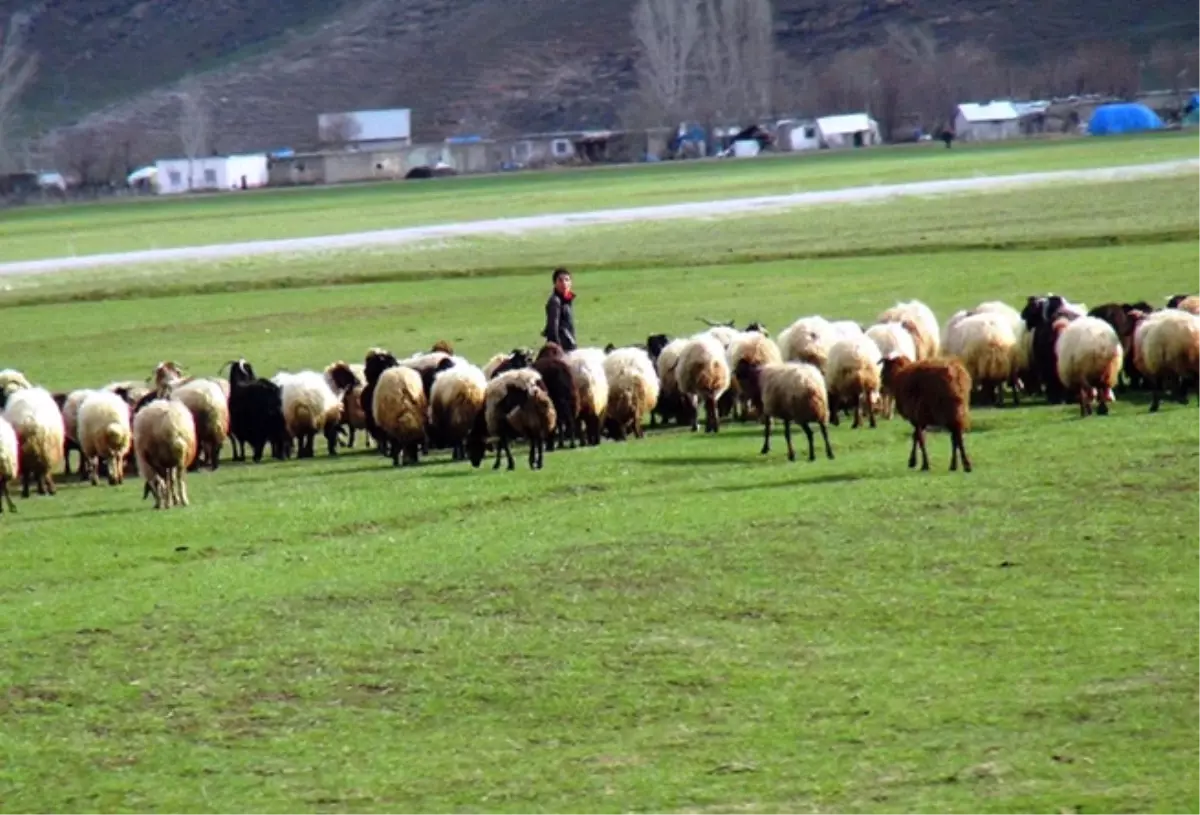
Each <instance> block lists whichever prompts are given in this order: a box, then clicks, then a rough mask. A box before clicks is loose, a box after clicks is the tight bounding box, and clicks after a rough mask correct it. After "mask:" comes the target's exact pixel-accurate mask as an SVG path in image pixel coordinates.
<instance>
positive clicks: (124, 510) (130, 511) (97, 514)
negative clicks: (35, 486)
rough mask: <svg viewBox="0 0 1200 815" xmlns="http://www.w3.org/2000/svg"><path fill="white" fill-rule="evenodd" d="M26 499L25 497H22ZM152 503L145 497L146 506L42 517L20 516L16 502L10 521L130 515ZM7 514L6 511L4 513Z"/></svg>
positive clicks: (15, 523)
mask: <svg viewBox="0 0 1200 815" xmlns="http://www.w3.org/2000/svg"><path fill="white" fill-rule="evenodd" d="M22 500H27V499H22ZM153 506H154V504H152V503H150V499H148V498H147V499H146V506H144V507H141V506H136V507H120V508H116V509H87V510H84V511H82V512H71V513H68V514H65V515H50V516H46V517H42V518H27V517H22V516H21V511H20V510H21V504H20V503H18V504H17V511H16V512H14V513H12V516H11V520H10V521H8V522H7V523H10V524H11V525H13V526H32V525H34V524H43V523H52V522H58V521H71V520H75V519H78V518H107V517H110V516H114V515H132V514H133V513H135V512H148V511H151V509H152V508H153ZM5 514H8V513H5Z"/></svg>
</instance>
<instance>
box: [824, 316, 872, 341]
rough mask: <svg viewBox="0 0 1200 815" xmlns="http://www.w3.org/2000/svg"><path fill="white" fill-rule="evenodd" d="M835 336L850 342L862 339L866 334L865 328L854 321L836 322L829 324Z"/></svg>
mask: <svg viewBox="0 0 1200 815" xmlns="http://www.w3.org/2000/svg"><path fill="white" fill-rule="evenodd" d="M829 327H830V328H831V329H833V334H834V336H835V337H836V338H837V339H839V340H850V339H854V338H855V337H861V336H862V335H863V334H864V333H865V332H864V331H863V327H862V326H861V325H859V324H858V323H856V322H854V321H853V320H834V321H833V322H831V323H830V324H829Z"/></svg>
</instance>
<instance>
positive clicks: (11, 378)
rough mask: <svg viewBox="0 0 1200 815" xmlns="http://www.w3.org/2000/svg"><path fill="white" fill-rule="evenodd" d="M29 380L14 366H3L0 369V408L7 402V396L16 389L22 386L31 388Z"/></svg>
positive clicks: (22, 387) (20, 388)
mask: <svg viewBox="0 0 1200 815" xmlns="http://www.w3.org/2000/svg"><path fill="white" fill-rule="evenodd" d="M32 387H33V385H32V384H30V382H29V380H28V379H26V378H25V374H23V373H21V372H20V371H18V370H16V369H14V368H5V369H4V370H3V371H0V409H2V408H3V407H4V406H5V404H7V402H8V397H10V396H12V395H13V393H15V392H16V391H19V390H22V389H24V388H32Z"/></svg>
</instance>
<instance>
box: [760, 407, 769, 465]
mask: <svg viewBox="0 0 1200 815" xmlns="http://www.w3.org/2000/svg"><path fill="white" fill-rule="evenodd" d="M759 452H760V453H761V454H762V455H764V456H765V455H766V454H767V453H769V452H771V417H770V416H764V417H763V446H762V450H760V451H759Z"/></svg>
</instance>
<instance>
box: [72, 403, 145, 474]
mask: <svg viewBox="0 0 1200 815" xmlns="http://www.w3.org/2000/svg"><path fill="white" fill-rule="evenodd" d="M132 444H133V430H132V428H131V427H130V422H129V405H127V404H126V403H125V400H124V399H122V398H121V397H120V396H117V395H116V394H115V393H111V392H110V391H93V392H92V393H91V394H90V395H89V396H88V397H87V398H86V399H84V400H83V404H82V405H80V406H79V446H80V448H81V449H82V451H83V457H84V459H85V460H86V461H87V462H88V468H87V469H88V472H89V474H90V477H91V481H92V484H97V483H99V480H98V478H97V476H98V474H99V469H100V465H101V463H103V464H104V466H105V468H106V469H107V471H108V483H109V484H113V485H116V484H121V483H123V482H124V481H125V457H126V456H127V455H128V454H129V450H130V447H131V446H132Z"/></svg>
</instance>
